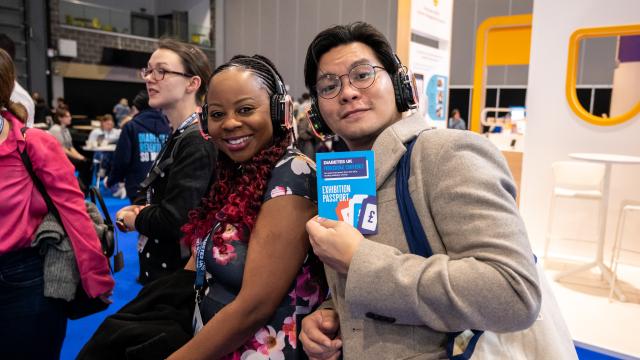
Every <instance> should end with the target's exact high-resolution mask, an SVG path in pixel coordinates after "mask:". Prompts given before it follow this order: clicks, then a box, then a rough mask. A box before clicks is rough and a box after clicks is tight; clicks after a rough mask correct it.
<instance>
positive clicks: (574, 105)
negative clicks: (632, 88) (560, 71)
mask: <svg viewBox="0 0 640 360" xmlns="http://www.w3.org/2000/svg"><path fill="white" fill-rule="evenodd" d="M627 35H640V24H632V25H622V26H604V27H599V28H585V29H579V30H576V31H575V32H574V33H573V34H572V35H571V38H570V39H569V57H568V60H567V81H566V84H565V92H566V96H567V101H568V102H569V107H570V108H571V110H573V112H574V113H575V114H576V115H578V116H579V117H580V118H581V119H582V120H584V121H586V122H588V123H590V124H593V125H599V126H611V125H617V124H622V123H624V122H626V121H629V120H630V119H632V118H633V117H635V116H636V115H638V114H640V102H638V103H637V104H636V105H635V106H633V107H632V108H631V109H630V110H629V111H627V112H626V113H624V114H622V115H619V116H615V117H611V118H603V117H600V116H596V115H593V114H591V113H590V112H589V111H587V110H586V109H585V108H583V107H582V104H580V101H578V94H577V92H576V79H577V78H578V57H579V55H580V41H581V40H582V39H584V38H597V37H611V36H627Z"/></svg>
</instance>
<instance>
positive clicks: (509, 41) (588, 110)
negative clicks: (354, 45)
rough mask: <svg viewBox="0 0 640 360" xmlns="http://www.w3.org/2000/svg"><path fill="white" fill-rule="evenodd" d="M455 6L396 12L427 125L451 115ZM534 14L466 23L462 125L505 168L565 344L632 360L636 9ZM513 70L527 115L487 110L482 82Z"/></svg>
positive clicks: (572, 0)
mask: <svg viewBox="0 0 640 360" xmlns="http://www.w3.org/2000/svg"><path fill="white" fill-rule="evenodd" d="M510 3H511V2H510ZM477 5H479V6H482V2H481V1H480V2H477ZM453 6H454V5H453V1H445V0H442V1H417V0H412V1H399V7H398V30H397V49H398V52H399V54H400V57H401V58H403V59H404V60H405V63H406V64H408V66H409V68H410V69H411V70H412V71H413V72H414V74H416V80H417V87H418V89H419V92H420V97H421V100H420V103H421V108H422V113H423V114H424V116H425V118H427V120H428V121H430V122H431V123H432V124H433V126H434V127H447V121H446V119H448V114H447V111H446V110H451V106H448V102H447V101H448V100H449V99H448V98H447V96H446V95H443V94H449V93H451V92H450V91H449V89H448V86H449V84H450V81H449V79H450V78H451V77H452V76H454V74H452V73H450V70H451V67H450V63H451V62H453V61H454V60H453V59H451V29H452V28H453V27H454V26H456V24H454V23H453V20H452V18H453V17H452V15H451V14H452V9H453ZM456 9H458V8H457V7H456ZM532 10H533V11H532V13H531V14H514V15H510V16H495V17H489V18H487V19H485V20H484V21H483V22H482V23H480V24H479V25H478V26H477V30H476V33H475V50H474V52H475V58H474V65H473V88H472V90H471V95H470V98H471V104H470V106H469V108H470V111H469V129H470V130H471V131H475V132H478V133H483V134H484V136H486V137H487V138H488V139H489V140H490V141H491V142H492V143H494V145H496V146H497V147H498V148H499V149H500V150H501V151H502V153H503V155H504V156H505V159H506V160H507V163H508V165H509V167H510V169H511V171H512V174H513V177H514V180H515V182H516V184H517V186H518V204H519V208H520V211H521V214H522V216H523V218H524V220H525V223H526V225H527V229H528V233H529V239H530V242H531V245H532V247H533V250H534V252H535V253H536V254H537V255H538V256H539V257H540V258H544V268H545V273H546V275H547V277H548V279H549V280H550V282H551V283H552V284H553V285H552V286H553V289H554V292H555V295H556V297H557V300H558V302H559V304H560V306H561V309H562V312H563V315H564V317H565V320H566V322H567V325H568V326H569V329H570V331H571V333H572V336H573V338H574V341H575V343H576V345H577V346H579V347H584V348H587V349H592V350H594V351H596V352H599V353H601V354H607V355H609V356H612V357H614V358H637V357H640V343H638V342H637V341H635V340H634V337H635V336H634V334H635V331H633V330H632V329H635V328H637V326H638V324H637V322H638V321H639V319H640V256H639V255H640V188H638V186H637V183H638V180H640V145H639V144H640V143H638V141H637V138H638V136H639V135H640V90H639V88H638V84H639V83H640V17H639V16H638V14H640V3H638V2H637V1H633V0H627V1H622V0H621V1H615V2H606V3H602V2H596V1H582V0H569V1H561V2H559V1H552V0H535V1H533V8H532ZM476 11H477V9H476ZM401 19H411V21H401ZM598 57H600V58H606V59H604V60H601V59H599V58H598ZM522 65H526V66H528V83H527V89H526V104H525V107H522V106H512V105H520V104H504V105H502V104H501V105H502V106H499V107H498V106H491V104H492V103H491V102H490V101H488V100H487V99H486V96H488V91H487V81H488V74H489V73H490V72H491V71H492V69H494V68H495V67H509V66H522ZM589 72H591V73H592V74H590V73H589ZM598 76H599V77H601V78H603V80H602V81H601V82H599V81H594V80H593V79H594V78H595V77H598ZM585 79H589V80H585ZM585 83H586V84H592V83H598V85H595V86H593V87H594V88H591V89H590V88H588V86H587V85H585ZM585 90H586V91H585ZM603 91H604V92H603ZM603 93H604V94H606V95H607V98H606V101H605V102H606V104H605V105H602V104H601V103H602V99H601V98H602V94H603ZM594 103H595V104H594ZM505 105H506V106H505ZM440 109H445V110H444V111H440Z"/></svg>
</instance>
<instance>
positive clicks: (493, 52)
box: [486, 26, 531, 65]
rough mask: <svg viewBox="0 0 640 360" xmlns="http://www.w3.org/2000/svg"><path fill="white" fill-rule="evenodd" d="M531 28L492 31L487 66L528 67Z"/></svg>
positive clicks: (488, 42) (489, 38)
mask: <svg viewBox="0 0 640 360" xmlns="http://www.w3.org/2000/svg"><path fill="white" fill-rule="evenodd" d="M530 50H531V26H527V27H514V28H497V29H490V30H489V36H488V39H487V63H486V65H527V64H529V52H530Z"/></svg>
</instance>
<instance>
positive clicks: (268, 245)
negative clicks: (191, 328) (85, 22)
mask: <svg viewBox="0 0 640 360" xmlns="http://www.w3.org/2000/svg"><path fill="white" fill-rule="evenodd" d="M287 99H288V95H286V91H285V90H284V84H283V82H282V80H281V78H280V75H279V74H277V72H276V70H275V67H274V66H273V65H272V64H271V62H270V61H269V60H268V59H266V58H264V57H262V56H259V55H254V56H252V57H248V56H236V57H234V58H233V59H231V61H229V62H228V63H226V64H224V65H222V66H220V67H218V69H216V70H215V72H214V74H213V76H212V78H211V80H210V81H209V93H208V97H207V109H206V110H207V111H206V114H207V125H208V132H209V134H210V135H211V137H212V138H213V139H214V141H215V143H216V145H218V148H219V150H220V156H219V163H218V164H219V167H220V169H221V172H220V177H219V180H218V181H217V182H216V183H215V184H214V186H213V188H212V190H211V193H210V194H209V197H207V198H206V199H205V201H203V204H202V207H200V208H199V209H197V210H195V211H193V212H192V213H191V214H190V221H189V222H188V223H187V224H186V225H185V226H184V227H183V231H184V232H185V238H184V239H183V240H184V241H186V242H187V243H188V244H190V245H192V246H193V247H194V251H193V253H194V254H195V256H194V257H193V258H192V261H191V262H190V263H189V264H188V266H192V268H193V269H195V270H197V271H196V273H197V275H196V288H197V289H199V294H198V299H200V298H202V300H201V302H200V303H199V306H198V307H196V312H197V311H199V312H200V315H201V317H202V322H203V323H204V326H203V327H202V329H201V330H200V331H199V332H198V333H197V334H196V336H195V337H194V338H193V339H192V340H191V341H189V343H187V344H186V345H185V346H183V347H182V348H181V349H180V350H178V351H177V352H176V353H174V354H173V355H172V356H170V357H169V359H218V358H224V359H239V358H242V359H253V358H255V359H263V358H272V359H285V358H286V359H297V358H300V357H302V356H303V352H302V349H301V346H300V344H299V343H297V334H298V331H297V329H299V323H300V321H302V318H303V317H304V315H306V314H308V313H309V312H310V311H312V309H315V308H316V307H317V306H318V305H319V304H320V302H321V301H322V299H324V297H325V295H326V284H325V280H324V272H323V269H322V266H320V263H319V261H318V259H317V258H316V257H315V255H314V254H313V252H311V251H310V246H309V239H308V235H307V233H306V231H305V227H304V224H305V220H306V219H310V218H311V217H313V215H314V214H315V213H316V185H315V164H314V163H313V162H312V161H311V160H309V159H308V158H307V157H306V156H304V155H303V154H302V153H300V152H299V151H298V150H297V149H292V148H290V145H291V143H292V129H291V127H290V125H289V124H290V123H289V119H287V118H286V117H287V114H285V113H286V111H284V112H283V111H279V110H283V108H280V109H279V110H274V108H277V107H278V106H283V105H284V106H285V107H286V106H289V104H290V103H287ZM285 110H286V109H285ZM200 254H202V255H200ZM199 278H206V279H208V281H207V280H205V281H204V284H201V283H200V282H199ZM200 285H203V286H202V287H201V288H200ZM196 315H198V314H197V313H196Z"/></svg>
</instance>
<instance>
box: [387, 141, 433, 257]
mask: <svg viewBox="0 0 640 360" xmlns="http://www.w3.org/2000/svg"><path fill="white" fill-rule="evenodd" d="M416 139H417V137H416V138H415V139H413V140H411V142H410V143H408V144H407V145H406V146H407V152H406V153H405V154H404V155H403V156H402V158H401V159H400V161H399V162H398V166H397V167H396V199H397V201H398V209H399V210H400V219H401V220H402V227H403V228H404V233H405V236H406V238H407V242H408V243H409V250H411V253H412V254H416V255H420V256H424V257H429V256H431V255H433V251H431V246H429V242H428V241H427V234H425V232H424V229H423V227H422V223H421V222H420V218H419V217H418V213H417V212H416V208H415V206H413V201H412V200H411V194H409V175H411V152H412V150H413V145H414V144H415V142H416Z"/></svg>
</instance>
